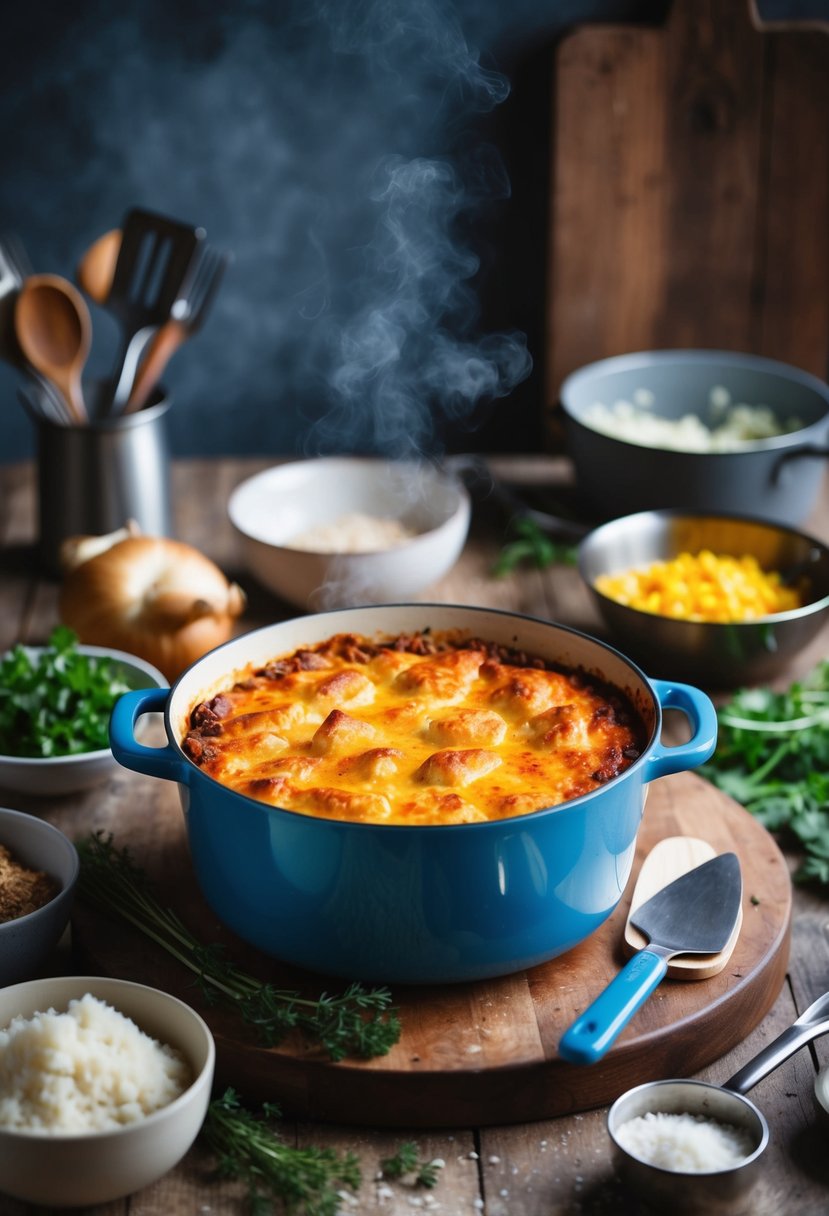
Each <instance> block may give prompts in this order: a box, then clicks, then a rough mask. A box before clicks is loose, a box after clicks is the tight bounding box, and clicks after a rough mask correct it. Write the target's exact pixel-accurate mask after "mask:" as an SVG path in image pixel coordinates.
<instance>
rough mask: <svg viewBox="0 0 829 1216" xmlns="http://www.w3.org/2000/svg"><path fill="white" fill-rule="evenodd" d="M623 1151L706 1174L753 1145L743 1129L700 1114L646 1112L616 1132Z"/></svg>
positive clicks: (682, 1171)
mask: <svg viewBox="0 0 829 1216" xmlns="http://www.w3.org/2000/svg"><path fill="white" fill-rule="evenodd" d="M616 1139H617V1140H618V1142H619V1144H620V1145H621V1146H622V1148H623V1149H625V1151H626V1152H628V1153H630V1154H631V1155H632V1156H634V1157H636V1158H637V1159H638V1160H639V1161H644V1162H645V1163H646V1164H647V1165H656V1166H658V1167H659V1168H660V1169H663V1170H671V1171H673V1172H674V1173H678V1174H707V1173H713V1172H714V1171H716V1170H725V1169H729V1168H730V1167H731V1166H734V1165H737V1164H738V1162H740V1161H743V1160H744V1159H745V1158H746V1157H749V1156H750V1155H751V1154H752V1153H753V1152H754V1149H755V1144H754V1142H753V1140H752V1138H751V1136H750V1135H749V1134H748V1132H747V1131H745V1129H743V1128H741V1127H735V1126H734V1125H733V1124H731V1123H718V1122H717V1121H716V1120H714V1119H707V1118H706V1117H705V1116H704V1115H689V1114H685V1113H683V1114H666V1113H665V1112H663V1111H648V1112H647V1114H644V1115H639V1116H637V1118H635V1119H629V1120H628V1121H627V1123H623V1124H622V1125H621V1127H619V1128H618V1129H617V1131H616Z"/></svg>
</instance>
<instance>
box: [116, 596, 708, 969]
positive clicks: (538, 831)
mask: <svg viewBox="0 0 829 1216" xmlns="http://www.w3.org/2000/svg"><path fill="white" fill-rule="evenodd" d="M425 628H429V629H431V630H432V631H434V632H439V631H444V630H452V631H454V630H461V631H462V632H463V633H464V634H465V635H466V636H469V637H479V638H484V639H487V640H489V641H492V642H495V643H497V644H499V645H506V646H512V647H517V648H519V649H522V650H525V651H527V652H528V653H532V654H535V655H540V656H542V657H544V658H546V659H550V660H553V661H555V662H557V663H560V664H561V665H563V666H564V667H568V668H581V669H584V670H585V671H586V672H587V673H588V674H591V675H594V676H596V677H597V678H599V679H602V680H604V681H606V682H608V683H609V684H611V685H613V686H614V687H615V688H617V689H619V690H621V691H622V692H624V693H625V694H626V695H627V696H628V697H629V699H630V700H631V702H632V704H633V706H634V708H635V709H636V711H637V712H638V713H639V714H640V715H641V718H642V720H643V722H644V725H645V730H646V737H647V739H648V742H647V746H646V747H645V748H644V749H643V752H642V754H641V755H640V756H639V758H638V759H637V760H636V761H635V762H634V763H633V764H632V765H631V766H630V768H628V769H627V770H626V771H625V772H624V773H623V774H621V775H620V776H618V777H616V778H614V779H613V780H611V781H608V782H607V783H606V784H605V785H603V786H601V787H600V788H599V789H597V790H595V791H593V792H592V793H590V794H587V795H585V796H583V797H581V798H575V799H572V800H570V801H569V802H565V803H563V804H561V805H559V806H553V807H550V808H548V809H545V810H539V811H535V812H533V813H532V814H529V815H522V816H517V817H515V818H511V819H503V820H495V821H490V822H486V823H467V824H450V825H429V826H423V825H418V826H412V827H408V826H401V825H394V824H372V823H349V822H344V821H338V820H331V819H317V818H314V817H311V816H308V815H302V814H299V813H296V812H293V811H286V810H282V809H280V808H275V807H272V806H269V805H266V804H265V803H262V802H257V801H256V800H254V799H252V798H248V797H246V796H245V795H242V794H239V793H236V792H235V791H233V790H231V789H229V788H227V787H226V786H223V785H221V784H219V783H218V782H217V781H215V780H214V779H213V778H212V777H209V776H208V775H207V774H206V773H204V772H202V770H201V769H200V768H199V767H198V765H196V764H195V763H193V762H192V761H191V760H190V759H189V758H188V757H187V756H186V755H185V753H184V752H183V751H182V748H181V746H180V740H181V739H183V737H184V735H185V734H186V731H187V726H188V719H189V714H190V711H191V710H192V708H193V706H194V705H196V704H198V703H199V702H200V701H202V700H204V699H206V698H208V697H210V696H213V695H214V694H215V693H216V692H218V691H219V690H220V689H221V688H222V687H227V686H228V685H229V684H231V683H232V682H233V681H234V679H235V676H236V673H241V672H242V671H243V670H244V669H245V668H246V667H247V666H248V664H252V665H253V667H260V666H263V665H264V664H265V663H267V662H268V661H269V660H271V659H273V658H276V657H278V656H279V655H282V654H287V653H290V652H292V651H293V650H295V649H297V648H298V647H300V646H309V645H313V644H314V643H316V642H320V641H323V640H324V639H325V638H328V637H330V636H332V635H333V634H336V633H358V634H363V635H365V636H367V637H369V638H372V637H375V636H394V635H396V634H399V633H410V632H416V631H420V630H422V629H425ZM665 709H672V710H678V711H680V712H681V713H682V714H683V715H684V716H685V717H686V718H687V720H688V723H689V727H690V738H689V739H688V741H687V742H684V743H682V744H680V745H677V746H672V747H668V746H666V745H665V744H664V743H663V742H662V741H661V730H662V720H663V711H664V710H665ZM159 711H163V713H164V719H165V727H166V732H167V739H168V742H167V744H166V746H164V747H160V748H154V747H147V746H144V745H143V744H141V743H139V742H138V741H137V740H136V737H135V726H136V722H137V720H138V718H139V717H140V716H141V715H143V714H146V713H153V712H159ZM110 737H111V743H112V751H113V754H114V755H115V757H116V759H117V760H118V761H119V762H120V763H121V764H123V765H124V766H125V767H126V768H130V769H134V770H135V771H136V772H139V773H145V774H149V775H150V776H154V777H160V778H163V779H166V780H169V781H175V782H176V783H177V784H178V787H179V791H180V795H181V801H182V806H183V809H184V815H185V819H186V825H187V836H188V842H189V849H190V855H191V858H192V861H193V865H194V868H195V873H196V877H197V879H198V882H199V885H200V887H201V890H202V893H203V895H204V897H205V899H206V900H207V902H208V903H209V904H210V906H211V908H212V909H213V911H214V912H215V914H216V915H217V916H218V917H219V919H220V920H221V921H222V922H223V923H224V924H226V925H227V926H228V927H229V928H230V929H232V930H233V931H234V932H235V933H237V934H238V935H239V936H240V937H241V938H243V939H244V940H245V941H247V942H249V943H251V944H252V945H253V946H255V947H257V948H258V949H260V950H262V951H264V952H265V953H266V954H269V955H272V956H274V957H277V958H280V959H283V960H284V961H286V962H289V963H292V964H295V965H297V966H300V967H305V968H308V969H310V970H313V971H319V972H324V973H326V974H330V975H337V976H343V977H346V978H349V979H360V980H365V981H372V982H382V983H412V984H415V983H417V984H423V983H445V982H455V981H468V980H478V979H483V978H486V977H489V976H496V975H505V974H509V973H510V972H514V971H519V970H523V969H525V968H527V967H532V966H535V965H536V964H538V963H541V962H544V961H546V960H548V959H550V958H553V957H555V956H556V955H559V954H562V953H563V952H564V951H566V950H569V949H571V948H572V947H573V946H575V945H576V944H577V943H579V942H581V941H583V940H584V939H585V938H586V937H588V936H589V935H590V934H591V933H592V932H593V931H594V930H595V929H597V928H598V927H599V925H601V924H602V923H603V921H604V920H606V918H607V917H608V916H609V915H610V914H611V912H612V911H613V910H614V908H615V907H616V905H617V903H618V902H619V900H620V898H621V896H622V893H623V891H624V889H625V886H626V885H627V882H628V878H629V877H630V871H631V866H632V864H633V857H634V852H635V848H636V836H637V832H638V830H639V825H640V823H641V819H642V814H643V810H644V804H645V796H646V792H647V787H648V784H649V782H651V781H653V780H655V779H656V778H658V777H664V776H669V775H670V774H672V773H676V772H680V771H683V770H686V769H691V768H695V767H697V766H698V765H700V764H703V763H704V762H705V761H706V760H707V759H708V757H709V756H710V755H711V754H712V752H713V750H714V747H715V744H716V738H717V718H716V713H715V710H714V706H713V705H712V703H711V701H710V699H709V698H708V697H707V696H706V695H705V694H704V693H703V692H701V691H699V690H698V689H696V688H693V687H691V686H690V685H687V684H679V683H672V682H668V681H664V680H649V679H648V678H647V677H646V676H645V675H644V674H643V673H642V672H641V671H640V670H639V668H638V667H636V666H635V665H634V664H633V663H631V662H630V660H629V659H627V658H625V657H624V656H623V655H622V654H620V653H619V652H618V651H616V650H614V649H613V648H611V647H609V646H606V645H605V644H604V643H602V642H599V641H597V640H595V639H593V638H590V637H588V636H587V635H585V634H582V633H579V632H577V631H576V630H572V629H568V628H565V627H563V626H560V625H554V624H551V623H549V622H546V621H542V620H537V619H535V618H531V617H524V616H518V615H515V614H513V613H506V612H499V611H494V610H491V609H481V608H469V607H465V606H464V607H459V606H449V605H445V604H411V605H393V606H391V605H379V606H372V607H368V608H355V609H344V610H340V611H336V612H328V613H320V614H318V615H315V616H306V617H300V618H297V619H296V620H291V621H284V622H280V623H279V624H276V625H271V626H268V627H266V628H264V629H259V630H256V631H254V632H252V633H249V634H246V635H244V636H242V637H238V638H235V639H234V640H233V641H231V642H228V643H226V644H225V645H224V646H220V647H217V649H215V650H213V651H210V652H209V654H207V655H205V656H204V657H203V658H202V659H200V660H199V661H198V662H197V663H195V664H193V666H192V667H190V668H188V670H187V671H186V672H184V674H183V675H182V676H181V677H180V678H179V679H178V681H177V682H176V683H175V685H174V686H173V688H172V689H169V690H168V689H146V690H139V691H136V692H131V693H127V694H125V695H124V696H123V697H122V698H121V699H120V700H119V701H118V703H117V705H116V707H115V711H114V713H113V715H112V721H111V726H110Z"/></svg>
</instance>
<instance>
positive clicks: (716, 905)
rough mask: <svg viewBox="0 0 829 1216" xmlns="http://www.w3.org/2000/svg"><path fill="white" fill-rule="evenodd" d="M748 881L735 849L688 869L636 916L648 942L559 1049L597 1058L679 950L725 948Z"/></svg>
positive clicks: (587, 1059) (575, 1058) (576, 1059)
mask: <svg viewBox="0 0 829 1216" xmlns="http://www.w3.org/2000/svg"><path fill="white" fill-rule="evenodd" d="M742 894H743V882H742V875H741V873H740V862H739V859H738V857H737V855H736V853H720V854H719V855H718V856H717V857H714V858H712V859H711V861H706V862H704V863H703V864H702V865H701V866H696V867H695V869H693V870H689V871H688V873H687V874H683V875H682V876H681V877H680V878H677V879H676V880H675V881H674V882H672V883H669V884H668V886H667V887H663V888H662V890H661V891H658V892H657V893H656V895H654V896H652V897H651V898H650V899H649V900H648V901H647V903H644V904H642V906H641V907H640V908H637V910H636V911H635V912H634V913H633V915H632V916H631V923H632V924H634V925H635V926H636V928H637V929H639V930H640V931H641V932H642V933H643V934H644V935H645V938H646V939H647V942H648V945H647V946H646V947H645V948H644V949H643V950H640V951H639V952H638V953H637V954H634V956H633V958H632V959H630V961H629V962H628V963H626V965H625V966H624V967H623V969H622V970H621V971H620V972H619V974H618V975H617V976H616V978H615V979H614V980H612V981H611V983H610V984H608V986H607V988H605V990H604V992H603V993H601V995H600V996H598V997H597V998H596V1000H595V1001H593V1003H592V1005H590V1006H589V1007H588V1008H587V1009H586V1010H585V1011H584V1013H583V1014H582V1015H581V1017H579V1018H577V1019H576V1021H575V1022H573V1024H572V1025H571V1026H570V1027H568V1029H567V1030H566V1031H565V1032H564V1034H563V1036H562V1038H561V1042H560V1043H559V1047H558V1050H559V1055H560V1056H561V1057H562V1059H565V1060H569V1061H571V1062H572V1063H574V1064H595V1063H596V1062H597V1061H598V1060H600V1059H601V1058H602V1056H603V1055H604V1054H605V1052H606V1051H607V1049H608V1048H609V1047H610V1045H611V1044H612V1043H613V1042H614V1040H615V1039H616V1038H617V1036H618V1035H619V1034H620V1033H621V1032H622V1030H623V1029H624V1028H625V1026H627V1024H628V1022H629V1021H630V1019H631V1018H632V1017H633V1015H634V1014H635V1013H636V1011H637V1009H639V1007H640V1006H641V1005H643V1004H644V1002H645V1000H646V999H647V997H649V996H650V994H651V993H652V992H653V990H654V988H656V986H657V985H658V984H659V983H660V981H661V980H662V979H664V977H665V974H666V972H667V970H668V962H669V960H670V959H671V958H673V956H674V955H676V954H716V953H717V952H718V951H720V950H722V949H724V947H725V946H726V945H727V943H728V940H729V938H730V937H731V933H732V930H733V928H734V924H735V922H736V920H737V917H738V916H739V914H740V905H741V902H742Z"/></svg>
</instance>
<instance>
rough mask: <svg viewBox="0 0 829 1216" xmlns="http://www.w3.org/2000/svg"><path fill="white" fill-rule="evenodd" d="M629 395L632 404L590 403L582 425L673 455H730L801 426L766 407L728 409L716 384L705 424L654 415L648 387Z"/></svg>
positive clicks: (725, 394)
mask: <svg viewBox="0 0 829 1216" xmlns="http://www.w3.org/2000/svg"><path fill="white" fill-rule="evenodd" d="M632 396H633V400H632V401H625V400H619V401H614V402H613V404H612V405H611V406H608V405H605V404H604V403H603V402H601V401H596V402H594V403H593V405H591V406H590V407H589V409H587V410H585V413H584V419H583V421H584V423H585V425H586V426H589V427H591V428H592V429H593V430H595V431H601V433H602V434H604V435H609V436H611V438H613V439H624V440H626V441H627V442H628V443H636V444H639V445H640V446H642V447H650V448H667V449H669V450H671V451H677V452H735V451H739V449H740V448H742V447H743V446H744V445H745V444H746V443H751V442H752V441H754V440H758V439H773V438H774V437H775V436H777V435H785V434H788V433H789V432H790V431H797V430H800V429H801V427H802V425H803V424H802V423H801V422H800V421H799V420H798V419H796V418H790V419H788V421H787V422H786V423H785V425H783V424H781V423H780V421H779V420H778V418H777V417H776V415H775V414H774V412H773V411H772V410H771V409H769V407H768V406H766V405H745V404H737V405H732V403H731V394H730V393H729V391H728V389H725V388H723V387H722V386H720V385H718V386H717V387H715V388H713V389H712V390H711V392H710V394H709V398H708V415H709V420H710V421H709V422H708V423H706V422H705V421H704V419H703V418H702V417H701V416H700V414H684V415H683V416H682V417H681V418H665V417H663V416H662V415H660V414H655V413H653V406H654V404H655V398H654V395H653V393H651V392H650V391H649V390H648V389H637V390H636V392H635V393H633V394H632Z"/></svg>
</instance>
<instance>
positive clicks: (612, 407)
mask: <svg viewBox="0 0 829 1216" xmlns="http://www.w3.org/2000/svg"><path fill="white" fill-rule="evenodd" d="M560 401H561V406H562V410H563V413H564V421H565V430H566V436H567V447H568V451H569V453H570V456H571V457H572V459H573V463H574V465H575V471H576V478H577V483H578V487H579V490H580V491H581V493H582V494H583V496H584V498H585V500H586V503H587V505H588V506H589V508H590V509H591V510H592V511H593V512H595V513H596V515H597V516H598V517H600V518H615V517H618V516H621V515H629V514H633V513H635V512H637V511H644V510H652V509H658V508H663V507H681V508H684V509H687V510H700V511H711V512H722V513H728V514H749V515H753V516H757V517H759V518H761V519H770V520H774V521H776V522H780V523H788V524H798V523H801V522H802V521H803V520H805V519H806V518H807V517H808V516H809V514H810V513H811V511H812V510H813V508H814V506H815V503H816V501H817V496H818V493H819V491H820V485H821V480H822V478H823V474H824V469H825V458H826V457H827V455H829V385H827V384H826V383H825V382H824V381H823V380H821V379H818V378H817V377H816V376H812V375H810V374H809V373H808V372H805V371H802V370H800V369H799V368H796V367H792V366H790V365H789V364H786V363H780V362H777V361H775V360H772V359H765V358H761V357H760V356H757V355H747V354H738V353H735V352H731V351H716V350H664V351H644V352H639V353H635V354H628V355H619V356H616V357H614V358H611V359H603V360H601V361H599V362H597V363H591V364H588V365H587V366H585V367H582V368H580V369H579V370H578V371H575V372H573V373H572V375H570V376H568V377H567V379H566V380H565V381H564V382H563V384H562V386H561V390H560Z"/></svg>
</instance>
